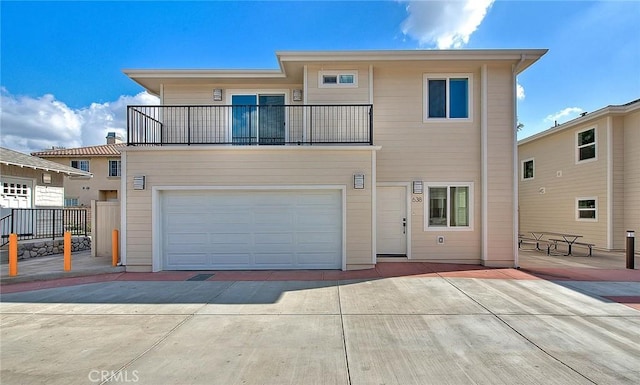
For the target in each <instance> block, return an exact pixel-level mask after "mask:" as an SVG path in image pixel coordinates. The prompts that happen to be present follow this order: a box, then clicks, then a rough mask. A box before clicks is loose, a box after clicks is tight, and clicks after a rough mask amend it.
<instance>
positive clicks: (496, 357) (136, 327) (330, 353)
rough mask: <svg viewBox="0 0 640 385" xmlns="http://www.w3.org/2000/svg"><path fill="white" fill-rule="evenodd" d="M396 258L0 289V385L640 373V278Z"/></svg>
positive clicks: (617, 380)
mask: <svg viewBox="0 0 640 385" xmlns="http://www.w3.org/2000/svg"><path fill="white" fill-rule="evenodd" d="M393 265H396V264H393V263H389V264H380V266H381V267H380V271H381V274H384V275H388V276H390V277H376V278H368V279H353V280H329V279H326V280H322V281H313V280H309V281H270V280H257V281H256V280H247V281H240V280H219V281H216V280H214V279H215V275H214V276H211V277H208V280H205V281H193V280H191V281H189V280H185V279H193V278H194V277H195V276H193V275H192V276H191V278H187V277H188V275H186V274H184V275H183V276H182V279H181V280H177V277H178V276H177V275H176V276H174V279H176V280H173V281H168V280H162V281H156V280H144V281H143V280H142V279H150V278H149V277H156V278H158V277H159V276H158V275H157V274H156V275H152V274H148V275H146V276H145V275H137V276H136V275H131V274H130V273H117V274H106V275H102V277H115V278H113V279H111V280H110V281H107V282H99V280H94V281H93V283H84V284H80V283H76V284H74V285H71V286H63V287H56V288H49V289H41V290H31V291H22V292H16V293H9V294H2V297H1V299H2V303H0V310H1V318H0V320H1V326H2V327H1V331H0V332H1V337H2V349H1V351H0V359H1V362H2V369H1V371H0V381H1V382H2V384H92V383H96V384H100V383H102V384H106V383H109V384H110V383H138V384H154V385H155V384H158V385H163V384H224V385H230V384H238V385H239V384H296V385H298V384H352V385H359V384H399V385H400V384H401V385H411V384H420V385H423V384H491V385H493V384H514V383H518V384H562V385H566V384H594V383H595V384H637V383H640V365H639V364H640V360H639V358H638V357H640V345H639V344H638V341H639V340H640V311H638V310H636V309H634V308H633V307H631V306H627V305H626V304H625V301H624V300H623V299H624V298H627V299H629V298H637V299H640V283H638V282H599V281H571V280H563V281H547V280H543V279H539V278H537V277H535V276H533V275H530V274H527V273H525V272H518V271H515V270H514V271H513V272H512V274H513V276H511V277H510V276H508V273H505V272H504V271H503V273H500V274H507V275H494V272H495V270H486V269H471V268H470V269H469V270H458V271H454V270H453V269H452V268H449V269H445V268H444V267H441V268H440V269H439V270H440V271H439V272H435V273H423V274H414V275H411V274H409V275H407V274H405V275H402V276H394V275H398V274H399V273H400V272H401V271H402V269H403V268H401V267H400V266H401V265H408V264H397V265H398V266H393ZM424 265H427V264H424ZM407 268H408V267H404V269H407ZM412 268H413V269H416V268H417V266H416V265H415V264H414V266H412ZM425 268H426V267H425ZM385 269H386V270H385ZM433 269H434V268H432V270H433ZM498 270H499V271H502V270H500V269H498ZM471 273H473V274H476V275H477V276H476V277H475V278H469V277H468V274H471ZM489 273H490V274H489ZM483 274H484V277H485V278H481V277H482V276H483ZM487 274H489V275H487ZM136 277H137V278H136ZM276 277H277V276H276ZM245 278H246V276H245ZM68 279H69V280H73V279H76V280H77V279H87V280H88V278H86V277H85V278H68ZM131 279H133V280H131ZM20 285H23V284H17V285H6V286H3V288H6V287H7V286H8V287H13V286H20Z"/></svg>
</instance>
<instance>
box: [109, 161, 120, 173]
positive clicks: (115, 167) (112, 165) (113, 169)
mask: <svg viewBox="0 0 640 385" xmlns="http://www.w3.org/2000/svg"><path fill="white" fill-rule="evenodd" d="M120 164H121V163H120V161H119V160H110V161H109V176H120Z"/></svg>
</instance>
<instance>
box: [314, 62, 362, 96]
mask: <svg viewBox="0 0 640 385" xmlns="http://www.w3.org/2000/svg"><path fill="white" fill-rule="evenodd" d="M323 70H324V71H334V70H344V71H351V70H356V71H358V85H357V87H322V88H321V87H319V84H318V83H319V81H318V76H319V75H318V74H319V72H320V71H323ZM307 103H308V104H347V103H353V104H365V103H369V66H368V65H363V64H362V63H358V64H348V63H344V64H340V66H336V65H323V66H319V65H309V66H307Z"/></svg>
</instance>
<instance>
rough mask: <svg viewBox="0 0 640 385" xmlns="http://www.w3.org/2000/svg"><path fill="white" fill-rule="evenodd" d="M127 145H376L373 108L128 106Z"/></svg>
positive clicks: (316, 106)
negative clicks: (374, 140)
mask: <svg viewBox="0 0 640 385" xmlns="http://www.w3.org/2000/svg"><path fill="white" fill-rule="evenodd" d="M127 144H128V145H129V146H139V145H159V146H162V145H192V144H193V145H373V105H371V104H358V105H353V104H352V105H224V106H202V105H200V106H128V108H127Z"/></svg>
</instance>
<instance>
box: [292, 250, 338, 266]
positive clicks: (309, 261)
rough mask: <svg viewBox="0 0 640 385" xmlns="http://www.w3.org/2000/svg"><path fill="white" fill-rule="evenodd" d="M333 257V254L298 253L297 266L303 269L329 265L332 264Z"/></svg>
mask: <svg viewBox="0 0 640 385" xmlns="http://www.w3.org/2000/svg"><path fill="white" fill-rule="evenodd" d="M333 256H334V253H333V252H327V253H321V252H317V253H299V254H298V264H299V266H300V267H303V268H304V266H306V265H318V264H326V265H331V264H333V259H334V257H333Z"/></svg>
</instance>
